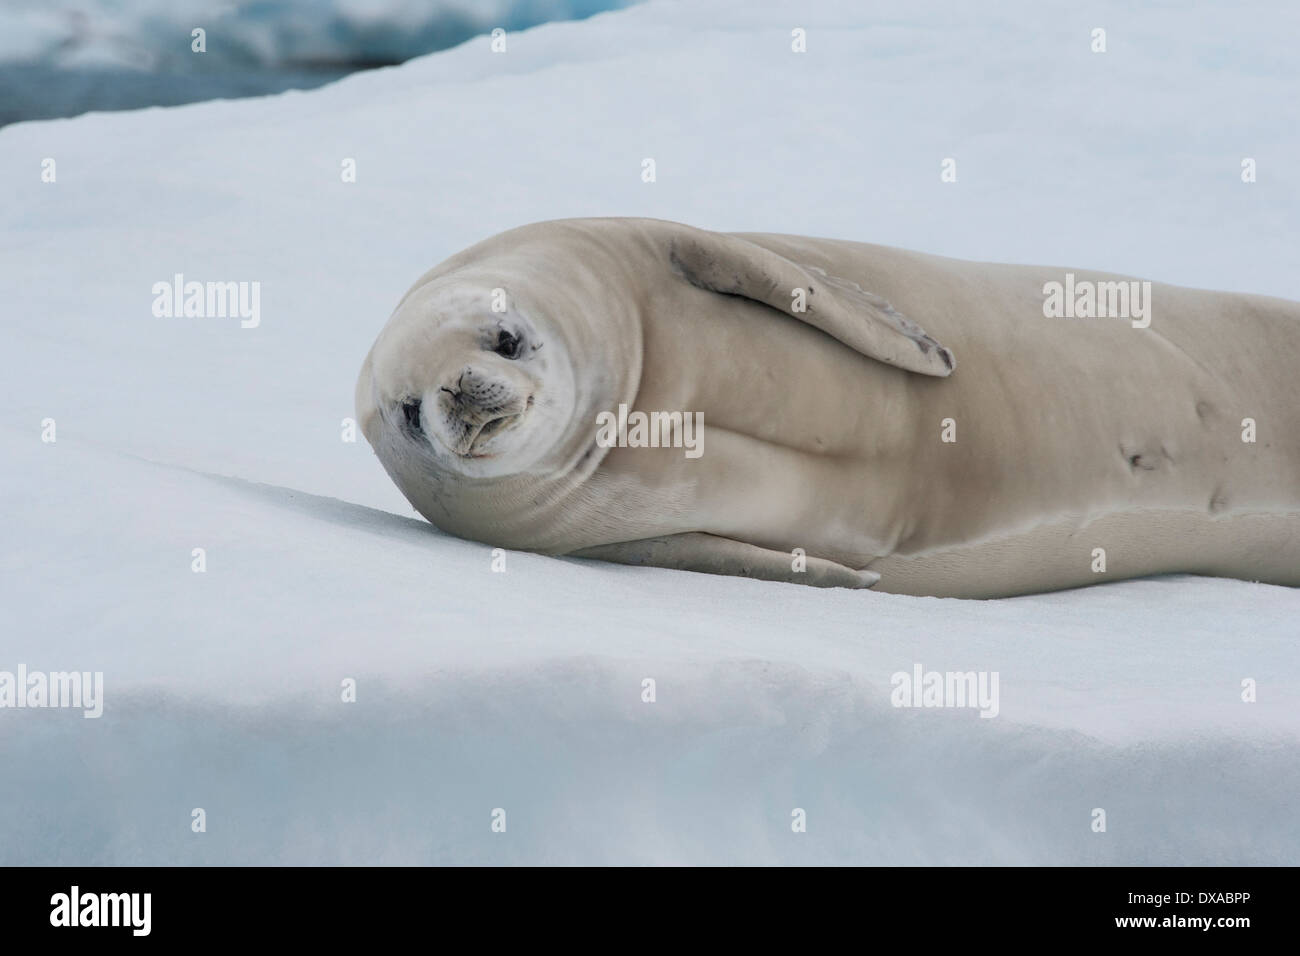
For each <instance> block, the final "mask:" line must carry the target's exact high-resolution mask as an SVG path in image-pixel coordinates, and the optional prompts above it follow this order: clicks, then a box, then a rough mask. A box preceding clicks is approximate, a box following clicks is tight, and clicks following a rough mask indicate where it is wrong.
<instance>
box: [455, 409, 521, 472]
mask: <svg viewBox="0 0 1300 956" xmlns="http://www.w3.org/2000/svg"><path fill="white" fill-rule="evenodd" d="M532 407H533V396H531V395H529V396H528V400H527V401H526V402H525V403H524V407H523V409H522V410H521V411H518V412H515V413H514V414H513V415H501V416H499V417H498V418H494V419H492V420H491V421H487V422H483V423H482V424H481V425H477V426H475V427H473V428H471V429H469V431H467V432H466V433H465V435H464V437H462V438H461V440H460V441H459V442H457V443H456V447H455V448H453V449H452V451H454V452H455V453H456V454H457V455H459V456H460V457H461V458H491V457H493V456H492V454H491V453H489V452H485V451H483V450H482V448H483V446H484V445H485V444H487V443H488V442H489V441H491V440H492V439H493V438H494V437H495V436H496V435H498V434H500V433H501V432H503V431H505V430H506V429H507V428H512V427H514V426H515V425H517V424H518V423H519V422H520V421H521V420H522V419H523V417H524V415H525V414H526V413H527V412H528V410H529V409H530V408H532Z"/></svg>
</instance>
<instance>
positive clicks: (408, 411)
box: [402, 398, 421, 432]
mask: <svg viewBox="0 0 1300 956" xmlns="http://www.w3.org/2000/svg"><path fill="white" fill-rule="evenodd" d="M402 415H403V416H405V418H406V427H407V428H409V429H411V431H413V432H418V431H420V430H421V427H420V400H419V399H418V398H412V399H409V400H408V401H405V402H402Z"/></svg>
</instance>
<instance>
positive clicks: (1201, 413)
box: [1196, 399, 1214, 421]
mask: <svg viewBox="0 0 1300 956" xmlns="http://www.w3.org/2000/svg"><path fill="white" fill-rule="evenodd" d="M1213 414H1214V406H1213V405H1211V404H1210V403H1209V402H1207V401H1205V400H1204V399H1201V401H1199V402H1197V403H1196V417H1197V418H1199V419H1200V420H1201V421H1205V420H1206V419H1207V418H1209V417H1210V416H1211V415H1213Z"/></svg>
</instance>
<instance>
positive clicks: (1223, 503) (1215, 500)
mask: <svg viewBox="0 0 1300 956" xmlns="http://www.w3.org/2000/svg"><path fill="white" fill-rule="evenodd" d="M1226 507H1228V496H1227V495H1225V494H1224V493H1223V489H1222V488H1215V489H1214V494H1212V495H1210V514H1218V513H1219V512H1220V511H1222V510H1223V509H1224V508H1226Z"/></svg>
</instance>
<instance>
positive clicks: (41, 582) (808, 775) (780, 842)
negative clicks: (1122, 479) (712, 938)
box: [0, 0, 1300, 864]
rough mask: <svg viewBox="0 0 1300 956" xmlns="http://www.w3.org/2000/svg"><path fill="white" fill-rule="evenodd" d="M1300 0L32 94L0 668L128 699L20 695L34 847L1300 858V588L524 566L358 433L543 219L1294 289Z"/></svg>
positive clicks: (10, 815)
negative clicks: (996, 591)
mask: <svg viewBox="0 0 1300 956" xmlns="http://www.w3.org/2000/svg"><path fill="white" fill-rule="evenodd" d="M1097 26H1102V27H1104V28H1106V30H1107V35H1108V52H1106V53H1105V54H1093V53H1091V52H1089V42H1090V31H1091V30H1092V28H1094V27H1097ZM794 27H804V28H806V29H807V30H808V52H807V53H806V54H802V55H799V54H793V53H791V51H790V31H791V29H792V28H794ZM1298 27H1300V9H1298V8H1296V7H1294V6H1293V5H1289V4H1286V3H1280V2H1279V3H1260V4H1256V5H1254V6H1253V7H1243V6H1240V5H1233V6H1232V7H1231V8H1227V7H1224V8H1220V7H1218V6H1216V5H1214V4H1211V3H1201V4H1195V3H1192V4H1184V5H1177V6H1175V5H1166V6H1161V7H1158V8H1155V9H1148V10H1144V11H1135V10H1129V9H1126V5H1124V4H1119V3H1115V4H1107V3H1094V4H1089V5H1086V6H1085V7H1080V6H1078V5H1075V4H1050V5H1049V4H1042V3H1037V2H1027V0H1025V2H1021V0H1017V2H1013V3H1007V4H1000V5H999V6H998V8H997V10H996V12H988V11H984V12H981V11H976V10H974V9H971V8H970V7H969V6H968V5H966V4H963V3H959V2H953V3H943V4H933V5H928V4H909V5H908V6H907V7H906V9H905V10H904V8H900V7H898V6H897V5H895V4H863V3H851V2H846V3H838V4H819V5H817V6H815V7H805V6H804V5H802V4H799V5H788V6H782V5H779V4H774V3H754V2H743V3H741V2H735V3H718V4H710V5H701V4H696V3H681V4H676V3H650V4H648V5H645V6H641V7H634V8H631V9H628V10H625V11H621V12H618V13H613V14H602V15H598V16H596V17H594V18H592V19H591V20H587V21H584V22H578V23H561V24H550V25H546V26H543V27H539V28H536V29H533V30H529V31H527V32H524V33H519V34H512V35H511V36H510V38H509V48H508V52H507V53H505V54H492V53H491V52H489V49H488V43H487V40H486V39H485V38H479V39H475V40H473V41H471V42H469V43H467V44H465V45H464V46H461V47H459V48H457V49H454V50H450V51H446V52H443V53H439V54H435V55H432V56H428V57H424V58H422V59H419V60H416V61H413V62H410V63H408V64H405V65H403V66H401V67H398V68H392V69H385V70H379V71H374V72H370V73H365V74H359V75H356V76H353V77H350V78H348V79H346V80H344V81H342V82H339V83H337V84H334V85H332V86H329V87H325V88H323V89H320V90H316V91H313V92H311V93H306V94H302V93H288V94H284V95H281V96H275V97H268V98H263V99H255V100H242V101H238V102H213V103H206V104H197V105H193V106H187V107H181V108H176V109H167V110H161V109H150V110H143V111H139V112H133V113H115V114H98V115H89V116H85V117H80V118H78V119H75V120H63V121H53V122H45V123H25V124H18V125H16V126H12V127H9V128H6V129H4V130H0V181H3V182H4V183H5V184H6V190H5V198H4V203H3V206H0V221H2V222H3V225H4V228H3V233H2V234H0V243H2V247H3V249H2V259H0V262H2V263H3V265H2V266H0V302H2V303H3V308H2V309H0V321H2V322H3V327H4V333H3V334H4V339H3V342H4V348H3V352H2V354H3V361H4V368H3V372H4V374H3V378H4V393H3V394H4V401H3V407H2V408H0V456H2V458H0V460H2V461H3V473H2V477H0V494H2V495H3V503H4V519H3V525H2V528H3V530H0V541H2V542H3V550H2V552H0V562H3V577H2V578H0V615H2V616H0V670H14V669H15V668H16V667H17V665H19V664H20V663H21V664H25V665H26V666H27V667H28V668H29V669H32V670H45V671H56V670H70V669H76V670H85V671H95V670H102V671H103V672H104V675H105V678H104V679H105V696H106V702H105V713H104V716H103V717H102V718H100V719H98V720H85V719H83V718H82V717H81V714H80V712H69V711H57V710H23V711H18V710H0V768H3V769H2V770H0V863H4V864H20V863H42V864H46V863H334V862H348V863H370V862H383V863H429V862H438V863H465V862H472V863H479V862H483V863H524V862H527V863H537V862H555V863H578V862H597V863H614V862H617V863H673V862H697V863H701V862H706V863H733V862H736V863H776V862H802V863H810V862H834V863H889V864H913V863H997V864H1020V863H1086V864H1157V863H1175V864H1183V863H1187V864H1192V863H1288V864H1295V863H1297V862H1300V824H1298V823H1297V816H1296V812H1295V796H1296V794H1297V792H1300V759H1298V758H1300V651H1298V650H1297V638H1298V636H1300V592H1297V591H1294V590H1290V589H1285V588H1277V587H1270V586H1264V585H1256V584H1251V583H1246V582H1237V581H1226V580H1215V579H1198V578H1191V577H1176V578H1161V579H1151V580H1144V581H1134V582H1127V583H1118V584H1110V585H1104V586H1099V587H1094V588H1088V589H1084V590H1078V591H1071V592H1063V593H1057V594H1049V595H1042V596H1035V597H1026V598H1017V599H1012V600H1002V601H987V602H977V601H960V600H939V599H926V598H911V597H904V596H896V595H889V594H883V593H879V594H878V593H873V592H869V591H854V592H850V591H822V590H816V589H811V588H802V587H797V586H790V585H782V584H772V583H763V582H755V581H749V580H740V579H727V578H718V577H711V576H705V575H694V574H689V573H681V572H671V571H664V570H656V569H634V568H625V567H618V566H613V565H605V564H601V563H596V562H590V561H580V560H573V559H554V558H544V557H540V556H535V555H530V554H524V553H513V552H512V553H510V554H509V555H508V558H507V568H508V570H507V571H506V573H504V574H499V573H493V572H492V571H491V570H490V555H489V549H488V548H487V547H486V546H484V545H480V544H476V543H472V542H466V541H461V540H458V539H455V538H452V537H449V536H446V535H443V534H440V533H439V532H437V531H436V530H434V529H432V528H431V527H430V526H428V525H427V524H426V523H424V522H423V521H422V520H420V519H418V518H416V517H414V516H413V514H412V511H411V509H410V508H409V506H408V505H407V504H406V502H405V500H404V499H403V498H401V496H400V495H399V493H398V492H397V491H396V489H395V488H394V487H393V486H392V485H391V484H390V483H389V481H388V479H387V477H386V476H385V475H384V473H383V471H382V469H381V468H380V466H379V465H378V463H377V461H376V460H375V459H374V457H373V455H372V453H371V451H370V449H369V447H368V446H367V445H366V444H365V442H364V440H363V439H362V440H359V441H358V442H356V443H347V442H344V441H342V440H341V439H340V434H341V422H342V420H343V419H344V418H347V417H349V416H351V415H352V413H353V410H352V387H353V383H354V380H355V376H356V372H357V370H358V368H359V366H360V363H361V360H362V358H363V357H364V355H365V352H366V350H367V349H368V347H369V345H370V343H371V342H372V340H373V339H374V337H375V335H376V333H377V332H378V330H379V328H380V326H381V325H382V324H383V322H384V320H385V318H386V317H387V315H388V314H389V312H390V311H391V310H392V308H393V306H394V305H395V304H396V302H397V300H398V299H399V297H400V296H401V294H402V293H403V292H404V291H405V290H406V288H407V287H408V285H409V284H410V283H411V282H412V281H413V280H414V279H415V278H416V277H417V276H418V275H419V274H420V273H421V272H422V271H424V270H425V269H426V268H428V267H429V266H430V265H432V264H434V263H435V262H437V261H439V260H441V259H442V258H444V257H445V256H447V255H449V254H451V253H453V252H455V251H457V250H459V249H461V248H463V247H464V246H467V245H469V244H470V243H472V242H474V241H476V240H478V239H480V238H483V237H485V236H488V235H491V234H493V233H495V232H498V231H500V230H503V229H506V228H509V227H512V226H515V225H519V224H522V223H525V222H529V221H534V220H539V219H547V218H556V217H564V216H585V215H635V216H655V217H659V218H665V219H675V220H681V221H685V222H689V223H691V224H694V225H697V226H702V227H707V228H713V229H727V230H768V231H783V232H792V233H804V234H813V235H823V236H837V237H844V238H852V239H860V240H865V241H872V242H879V243H886V244H892V245H899V246H905V247H911V248H917V249H922V250H925V251H928V252H934V253H940V254H945V255H955V256H962V257H967V258H980V259H991V260H999V261H1014V262H1051V263H1064V264H1069V265H1072V266H1078V267H1089V268H1096V269H1105V270H1113V271H1119V272H1126V273H1130V274H1136V275H1141V276H1144V277H1149V278H1152V279H1158V280H1164V281H1170V282H1177V283H1184V284H1189V285H1197V286H1204V287H1216V288H1228V289H1239V290H1243V291H1251V292H1261V293H1270V294H1274V295H1283V296H1288V297H1291V298H1300V272H1297V270H1296V269H1295V267H1294V266H1295V263H1294V255H1295V250H1296V248H1297V239H1298V238H1300V236H1297V231H1298V230H1300V189H1298V188H1297V182H1296V173H1295V151H1296V147H1297V145H1300V126H1298V125H1297V124H1296V122H1295V115H1294V109H1295V103H1297V102H1300V97H1297V95H1296V94H1297V90H1298V88H1300V84H1298V83H1297V70H1298V69H1300V67H1298V65H1297V62H1296V60H1295V59H1294V56H1293V55H1292V53H1293V51H1292V49H1291V47H1292V39H1291V38H1293V37H1294V36H1295V35H1296V34H1297V28H1298ZM948 156H952V157H956V158H957V160H958V182H957V183H955V184H941V183H940V181H939V164H940V161H941V160H942V159H943V158H944V157H948ZM1245 156H1251V157H1254V158H1256V160H1257V162H1258V166H1259V181H1258V182H1256V183H1254V184H1251V185H1246V184H1243V183H1242V182H1241V181H1240V176H1239V170H1240V163H1241V159H1242V157H1245ZM46 157H51V158H54V159H55V160H56V162H57V182H56V183H53V184H48V183H42V182H41V180H40V175H39V174H40V167H41V161H42V159H44V158H46ZM345 157H352V158H355V159H356V162H357V170H358V181H357V182H356V183H354V184H345V183H343V182H341V180H340V175H339V171H340V163H341V161H342V160H343V158H345ZM644 157H653V158H655V160H656V161H657V165H658V181H657V182H656V183H654V184H646V183H642V182H641V179H640V171H641V160H642V158H644ZM178 272H180V273H183V274H184V275H185V276H186V277H187V278H191V279H198V280H200V281H203V280H234V281H241V280H242V281H254V280H255V281H259V282H261V283H262V299H261V313H262V314H261V324H260V325H259V326H258V327H257V328H255V329H241V328H240V327H239V322H238V320H237V319H217V318H206V319H195V318H191V319H164V318H156V317H154V315H153V314H152V312H151V304H152V301H153V294H152V291H151V289H152V286H153V284H154V283H155V282H159V281H169V280H170V278H171V277H172V275H173V274H175V273H178ZM46 418H53V419H54V420H55V421H56V423H57V439H58V440H57V442H56V443H52V444H51V443H43V442H42V441H41V422H42V420H43V419H46ZM197 547H202V548H204V549H206V552H207V571H206V573H204V574H195V573H192V572H191V550H192V549H193V548H197ZM917 662H919V663H921V664H922V665H923V666H924V667H925V668H926V669H927V670H962V671H964V670H988V671H997V672H998V673H999V675H1000V691H1001V694H1000V697H1001V700H1000V705H1001V706H1000V713H999V715H998V716H997V717H996V718H995V719H980V718H979V717H978V716H977V714H976V713H974V712H973V711H970V710H905V709H895V708H893V707H891V706H890V702H889V692H890V677H891V675H892V674H893V673H894V672H896V671H910V670H911V669H912V667H913V665H914V664H915V663H917ZM647 677H648V678H654V679H655V681H656V690H657V699H656V701H655V702H654V703H643V702H642V700H641V688H642V683H641V682H642V680H643V679H644V678H647ZM345 678H355V679H356V680H357V682H358V699H357V701H356V703H343V702H341V700H340V684H341V681H343V680H344V679H345ZM1246 678H1252V679H1254V680H1255V681H1257V683H1258V702H1257V703H1253V704H1246V703H1243V702H1242V700H1241V682H1242V681H1243V680H1244V679H1246ZM195 807H202V808H204V810H205V811H206V814H207V832H206V833H201V834H198V833H193V832H191V829H190V821H191V810H192V809H193V808H195ZM1097 807H1100V808H1104V809H1105V810H1106V813H1107V824H1108V827H1107V831H1106V832H1105V833H1093V832H1092V831H1091V829H1090V823H1091V821H1092V816H1091V813H1092V810H1093V808H1097ZM494 808H504V809H505V810H506V812H507V821H508V826H507V831H506V832H505V833H494V832H492V829H491V822H492V816H491V815H492V811H493V809H494ZM794 808H803V809H804V810H806V812H807V820H808V824H807V832H806V833H794V832H792V830H791V825H790V823H791V812H792V810H793V809H794Z"/></svg>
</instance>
